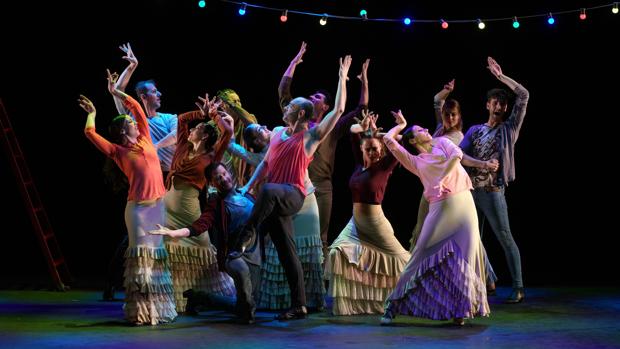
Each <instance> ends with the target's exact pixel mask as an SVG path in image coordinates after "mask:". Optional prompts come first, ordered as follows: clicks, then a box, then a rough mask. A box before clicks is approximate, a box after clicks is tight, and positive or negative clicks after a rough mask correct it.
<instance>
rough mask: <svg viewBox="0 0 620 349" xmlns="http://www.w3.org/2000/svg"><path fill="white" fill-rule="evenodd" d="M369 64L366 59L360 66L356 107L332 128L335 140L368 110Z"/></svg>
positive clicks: (368, 60)
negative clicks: (358, 94)
mask: <svg viewBox="0 0 620 349" xmlns="http://www.w3.org/2000/svg"><path fill="white" fill-rule="evenodd" d="M369 64H370V59H366V61H364V63H363V64H362V72H361V73H360V74H359V75H358V76H357V78H358V79H360V81H361V82H362V88H361V93H360V101H359V103H358V105H357V107H356V108H355V109H353V110H351V111H350V112H348V113H347V114H345V115H343V116H342V117H341V118H340V119H339V120H338V122H337V123H336V126H334V130H333V131H332V132H335V133H336V134H337V136H336V137H337V138H340V137H342V136H343V135H344V134H346V133H347V130H348V129H350V128H351V127H352V125H353V124H354V123H355V119H356V118H357V117H359V116H360V115H362V112H363V111H364V110H366V109H368V98H369V97H368V65H369Z"/></svg>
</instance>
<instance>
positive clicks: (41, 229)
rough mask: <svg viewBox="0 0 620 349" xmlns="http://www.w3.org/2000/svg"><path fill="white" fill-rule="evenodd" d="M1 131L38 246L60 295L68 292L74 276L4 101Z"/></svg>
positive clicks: (0, 117) (0, 109)
mask: <svg viewBox="0 0 620 349" xmlns="http://www.w3.org/2000/svg"><path fill="white" fill-rule="evenodd" d="M0 127H1V128H2V134H3V136H4V137H2V139H3V140H4V141H3V142H2V143H3V144H4V146H5V149H6V152H7V154H8V155H10V156H9V158H10V162H11V167H13V172H14V173H15V176H16V177H17V179H18V181H19V189H20V191H21V193H22V197H23V199H24V202H25V203H26V206H27V209H28V214H29V215H30V220H31V221H32V226H33V228H34V231H35V233H36V235H37V238H38V240H39V245H40V246H41V249H42V250H43V254H44V255H45V259H46V261H47V266H48V268H49V272H50V275H51V277H52V280H53V281H54V285H55V286H56V289H57V290H58V291H66V290H68V289H69V286H68V284H69V283H70V281H71V280H72V279H71V274H70V273H69V268H68V267H67V263H66V262H65V258H64V257H63V255H62V252H61V251H60V246H59V245H58V241H57V240H56V235H54V231H53V230H52V226H51V225H50V222H49V219H48V218H47V213H45V209H44V207H43V204H42V202H41V198H40V197H39V192H38V191H37V188H36V186H35V185H34V181H33V180H32V177H31V176H30V171H29V170H28V165H27V164H26V159H25V158H24V154H23V153H22V151H21V148H20V147H19V142H18V141H17V137H16V136H15V132H14V131H13V127H12V126H11V122H10V120H9V115H8V114H7V112H6V109H5V108H4V103H2V99H0Z"/></svg>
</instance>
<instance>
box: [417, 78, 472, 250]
mask: <svg viewBox="0 0 620 349" xmlns="http://www.w3.org/2000/svg"><path fill="white" fill-rule="evenodd" d="M452 90H454V79H452V80H451V81H450V82H448V83H447V84H445V85H444V86H443V89H442V90H441V91H439V92H437V94H436V95H435V97H434V98H433V102H434V103H433V104H434V109H435V119H436V121H437V128H436V129H435V132H434V133H433V137H446V138H448V139H449V140H451V141H452V143H454V144H456V145H459V144H460V143H461V141H462V140H463V132H462V131H463V119H462V117H461V105H460V104H459V102H457V101H456V100H454V99H448V100H446V98H448V95H449V94H450V92H452ZM427 214H428V201H427V200H426V198H424V195H422V197H421V198H420V206H419V207H418V220H417V222H416V224H415V228H413V233H412V234H411V240H409V242H410V243H411V245H410V246H409V252H411V251H413V247H414V246H415V244H416V242H417V241H418V238H419V237H420V232H421V231H422V225H423V224H424V220H425V219H426V215H427Z"/></svg>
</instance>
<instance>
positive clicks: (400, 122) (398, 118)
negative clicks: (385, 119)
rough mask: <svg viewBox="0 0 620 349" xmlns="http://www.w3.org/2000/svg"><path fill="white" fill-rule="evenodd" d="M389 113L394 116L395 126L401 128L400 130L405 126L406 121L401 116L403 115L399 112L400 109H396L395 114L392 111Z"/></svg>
mask: <svg viewBox="0 0 620 349" xmlns="http://www.w3.org/2000/svg"><path fill="white" fill-rule="evenodd" d="M391 113H392V116H394V122H396V125H398V126H401V127H402V128H404V127H405V126H407V120H406V119H405V117H404V116H403V113H402V112H401V111H400V109H398V111H397V112H395V111H393V112H391Z"/></svg>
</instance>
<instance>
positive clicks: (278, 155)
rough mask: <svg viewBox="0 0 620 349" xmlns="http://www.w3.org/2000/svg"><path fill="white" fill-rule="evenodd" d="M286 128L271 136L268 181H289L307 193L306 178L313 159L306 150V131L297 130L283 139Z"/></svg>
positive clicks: (282, 182)
mask: <svg viewBox="0 0 620 349" xmlns="http://www.w3.org/2000/svg"><path fill="white" fill-rule="evenodd" d="M285 130H286V128H282V130H280V131H278V132H277V133H276V134H275V135H272V136H271V142H270V144H269V157H268V158H267V166H268V170H269V180H268V183H278V184H284V183H288V184H291V185H294V186H295V187H297V188H299V190H300V191H301V192H302V193H303V194H304V196H305V195H307V192H306V189H305V186H304V178H305V176H306V170H307V169H308V166H309V165H310V162H311V161H312V158H313V157H312V156H310V157H307V156H306V153H305V152H304V132H297V133H296V134H294V135H292V136H291V137H289V138H287V139H286V140H282V132H284V131H285Z"/></svg>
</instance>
